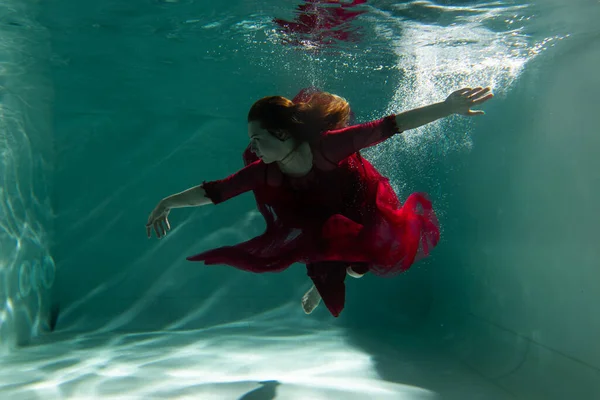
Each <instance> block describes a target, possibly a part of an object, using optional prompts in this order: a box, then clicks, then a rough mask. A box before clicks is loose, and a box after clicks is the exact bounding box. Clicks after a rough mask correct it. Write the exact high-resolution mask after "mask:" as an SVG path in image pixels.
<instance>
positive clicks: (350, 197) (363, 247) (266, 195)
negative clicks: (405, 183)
mask: <svg viewBox="0 0 600 400" xmlns="http://www.w3.org/2000/svg"><path fill="white" fill-rule="evenodd" d="M395 133H399V132H398V128H397V127H396V122H395V117H394V116H393V115H391V116H388V117H386V118H383V119H380V120H377V121H373V122H369V123H365V124H360V125H354V126H350V127H347V128H343V129H339V130H335V131H327V132H323V133H322V134H321V135H319V136H318V138H316V139H315V140H314V141H312V142H311V143H310V146H311V149H312V153H313V168H312V170H311V171H310V172H309V173H308V174H307V175H306V176H303V177H300V178H296V177H289V176H287V175H284V174H283V173H282V172H281V171H280V170H279V167H278V166H277V164H276V163H273V164H265V163H263V162H262V161H261V160H253V159H252V158H251V157H252V156H253V155H251V153H249V151H248V150H247V151H246V153H245V154H244V156H245V160H246V161H247V164H248V165H247V166H246V167H244V168H243V169H241V170H239V171H238V172H236V173H234V174H232V175H230V176H229V177H227V178H225V179H222V180H217V181H211V182H204V184H203V186H204V189H205V191H206V195H207V196H208V197H209V198H210V199H211V200H212V202H213V203H214V204H219V203H221V202H223V201H225V200H228V199H230V198H232V197H234V196H237V195H239V194H242V193H244V192H248V191H253V192H254V195H255V198H256V203H257V206H258V209H259V210H260V212H261V213H262V215H263V216H264V218H265V222H266V230H265V232H264V233H263V234H262V235H260V236H257V237H255V238H253V239H250V240H248V241H246V242H243V243H240V244H237V245H234V246H225V247H220V248H217V249H213V250H209V251H206V252H203V253H200V254H197V255H194V256H191V257H188V258H187V259H188V260H190V261H203V262H204V263H205V264H207V265H212V264H226V265H230V266H233V267H235V268H238V269H241V270H245V271H250V272H255V273H261V272H279V271H283V270H285V269H286V268H288V267H289V266H290V265H292V264H293V263H296V262H300V263H304V264H306V267H307V271H308V275H309V277H310V278H311V279H312V281H313V282H314V284H315V287H316V288H317V290H318V291H319V293H320V294H321V297H322V298H323V302H324V303H325V305H326V306H327V308H328V309H329V311H330V312H331V314H332V315H333V316H335V317H337V316H338V315H339V314H340V312H341V311H342V309H343V308H344V302H345V286H344V279H345V277H346V268H347V267H348V266H350V265H352V266H353V269H354V270H355V271H357V272H359V273H365V272H368V271H370V272H372V273H373V274H375V275H380V276H393V275H395V274H398V273H400V272H403V271H406V270H407V269H409V268H410V266H411V265H412V264H413V262H414V261H416V260H417V259H419V258H420V257H422V256H425V255H427V254H429V251H430V250H431V249H432V248H433V247H434V246H435V245H436V244H437V242H438V240H439V229H438V222H437V218H436V216H435V213H434V211H433V209H432V206H431V202H430V201H429V200H428V199H427V197H426V195H425V194H423V193H412V194H411V195H410V196H409V197H408V198H407V199H406V201H405V203H404V205H402V204H401V203H400V201H399V200H398V198H397V196H396V194H395V193H394V190H393V189H392V187H391V186H390V184H389V182H388V179H387V178H385V177H383V176H382V175H381V174H380V173H379V172H378V171H377V170H376V169H375V168H374V167H373V166H372V165H371V164H370V163H369V162H368V161H367V160H365V159H364V158H362V157H361V155H360V153H359V150H360V149H364V148H366V147H369V146H373V145H375V144H377V143H380V142H382V141H383V140H385V139H387V138H389V137H391V136H392V135H393V134H395Z"/></svg>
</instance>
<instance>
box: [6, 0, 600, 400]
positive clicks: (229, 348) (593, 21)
mask: <svg viewBox="0 0 600 400" xmlns="http://www.w3.org/2000/svg"><path fill="white" fill-rule="evenodd" d="M301 3H302V2H301V1H287V0H286V1H265V2H251V1H230V2H222V3H219V4H209V3H207V2H199V1H193V0H169V1H167V0H135V1H128V2H118V1H108V0H103V1H99V2H95V3H93V4H88V3H87V2H78V1H74V0H52V1H47V2H42V3H39V2H36V1H23V0H21V1H18V2H17V1H12V0H11V1H9V0H1V1H0V33H1V36H0V101H1V106H0V132H1V136H0V149H1V150H2V164H1V169H2V176H1V178H0V179H1V180H0V182H1V184H2V188H1V190H0V195H1V197H0V199H1V201H0V204H1V206H2V208H0V249H1V259H0V340H2V349H3V353H2V354H3V355H2V358H1V359H0V394H1V396H0V398H3V399H4V398H6V399H30V398H32V399H37V398H40V399H54V398H73V399H84V398H85V399H87V398H119V399H138V398H139V399H142V398H143V399H146V398H199V399H275V398H277V399H323V398H328V399H332V398H333V399H338V398H339V399H404V398H406V399H465V398H466V399H512V398H523V399H566V398H578V399H594V398H597V397H599V396H600V386H599V384H598V382H600V348H599V347H598V346H597V337H598V336H600V318H599V317H598V316H599V315H600V313H599V312H598V309H597V306H596V304H598V300H600V272H598V261H597V260H598V256H599V254H598V247H597V237H598V234H597V226H598V223H600V217H599V215H600V214H599V213H598V212H597V205H596V204H597V200H596V199H597V196H598V194H600V193H598V192H599V189H598V188H599V187H600V186H599V185H598V183H599V181H598V173H597V171H599V170H600V168H599V167H600V165H599V164H600V162H598V161H597V157H596V154H597V152H598V149H600V139H599V137H598V135H597V132H598V128H597V127H598V126H599V124H600V114H599V113H598V100H597V99H596V96H597V95H596V94H595V93H597V92H598V90H599V89H600V78H598V73H597V71H598V70H599V68H598V67H599V65H600V46H598V43H600V42H599V38H600V30H599V28H598V23H597V21H598V17H600V4H599V3H598V2H597V1H585V0H581V1H574V2H571V3H569V4H562V3H561V2H558V1H552V0H547V1H542V0H540V1H538V2H535V3H528V2H521V1H519V2H517V1H503V2H478V1H462V2H461V1H452V2H451V1H438V2H398V1H396V2H392V1H368V2H367V3H366V4H364V5H361V6H360V7H358V8H357V9H358V10H361V11H364V13H362V14H360V15H359V16H357V17H356V18H355V19H352V20H350V21H348V22H347V23H346V24H344V25H342V26H339V27H336V28H335V30H336V31H342V32H346V31H348V32H350V31H351V32H352V38H353V40H354V41H348V42H333V43H328V44H323V43H321V42H320V41H319V39H320V38H322V37H323V32H322V31H320V32H319V34H315V33H313V34H312V35H311V34H309V35H294V34H289V33H284V32H281V31H279V30H278V29H277V26H276V25H275V24H274V23H273V21H272V20H273V18H282V19H286V20H293V19H294V18H295V17H296V16H297V12H296V7H297V6H298V5H299V4H301ZM326 33H327V32H326ZM294 43H295V44H294ZM309 85H316V86H319V87H321V88H323V89H325V90H328V91H330V92H333V93H336V94H339V95H341V96H343V97H345V98H346V99H348V101H349V102H350V104H351V105H352V107H353V109H354V112H355V113H356V117H357V120H358V121H359V122H362V121H368V120H370V119H375V118H379V117H381V116H384V115H387V114H389V113H395V112H400V111H402V110H405V109H408V108H411V107H417V106H421V105H425V104H427V103H430V102H436V101H441V100H443V99H444V98H445V97H446V96H447V95H448V94H449V93H450V92H451V91H453V90H454V89H456V88H459V87H462V86H476V85H484V86H485V85H490V86H492V87H493V89H494V92H495V93H496V98H495V99H494V100H492V101H490V102H489V103H487V104H486V105H485V106H484V107H483V109H484V110H485V111H486V115H485V116H484V117H480V118H476V119H470V120H467V119H465V118H462V117H452V118H449V119H447V120H442V121H439V122H437V123H434V124H430V125H428V126H426V127H423V128H420V129H417V130H415V131H411V132H408V133H406V134H405V135H403V136H402V137H396V138H394V139H393V140H391V141H389V142H386V143H384V144H382V145H380V146H378V147H376V148H374V149H371V150H369V151H367V152H366V153H365V154H366V157H367V158H369V159H370V160H372V161H373V163H374V164H375V165H376V166H377V167H378V168H379V169H380V170H381V171H383V172H384V173H386V174H387V175H388V176H389V177H390V178H391V181H392V184H393V186H394V188H395V189H396V190H397V192H398V194H399V195H400V197H401V198H406V196H408V194H409V193H411V192H413V191H426V192H428V193H429V194H430V196H431V198H432V200H433V202H434V205H435V207H436V210H437V211H438V214H439V216H440V222H441V224H442V241H441V243H440V245H439V247H438V248H437V249H436V251H435V252H434V254H433V255H432V256H431V257H430V258H429V259H427V260H425V261H423V262H421V263H419V264H418V265H416V266H415V267H413V268H412V269H411V270H410V271H409V272H408V273H406V274H403V275H401V276H398V277H396V278H394V279H381V278H376V277H373V276H366V277H364V278H362V279H360V280H349V281H348V282H347V287H348V292H347V302H346V308H345V310H344V311H343V313H342V315H341V316H340V318H338V319H333V318H331V317H330V315H329V314H328V313H327V311H326V309H325V308H324V307H321V308H319V309H317V311H315V313H313V314H311V315H310V316H306V315H304V313H303V312H302V309H301V307H300V298H301V297H302V294H303V293H304V292H305V291H306V290H307V289H308V288H309V287H310V283H309V280H308V278H307V277H306V273H305V270H304V268H303V267H302V266H295V267H293V268H290V269H289V270H287V271H285V272H284V273H279V274H263V275H252V274H248V273H243V272H240V271H237V270H234V269H232V268H227V267H210V268H209V267H205V266H203V265H199V264H195V263H189V262H186V261H185V256H186V255H191V254H194V253H197V252H200V251H202V250H204V249H208V248H211V247H214V246H220V245H223V244H230V243H236V242H239V241H241V240H244V239H247V238H250V237H252V236H254V235H256V234H258V233H260V232H261V231H262V229H263V227H264V224H263V221H262V220H261V217H260V215H259V214H258V212H257V211H256V210H255V209H254V208H253V206H254V204H253V199H252V197H251V196H249V195H244V196H240V197H239V198H236V199H233V200H231V201H229V202H227V203H224V204H222V205H219V206H217V207H203V208H198V209H181V210H175V211H174V212H173V213H172V216H171V219H170V220H171V224H172V226H173V228H174V229H173V231H172V232H171V234H170V235H168V236H167V237H166V238H165V239H164V240H160V241H158V240H156V239H152V240H148V239H147V238H146V236H145V228H144V224H145V222H146V219H147V216H148V213H149V212H150V211H151V210H152V208H153V207H154V205H155V203H156V202H157V201H158V200H159V199H160V198H162V197H164V196H166V195H168V194H171V193H174V192H177V191H181V190H183V189H186V188H187V187H190V186H193V185H197V184H198V183H200V182H202V181H203V180H205V179H206V180H210V179H215V178H220V177H223V176H225V175H226V174H229V173H231V172H233V171H235V170H236V169H237V168H239V167H241V166H242V160H241V153H242V151H243V149H244V148H245V146H246V144H247V136H246V122H245V116H246V113H247V110H248V108H249V106H250V105H251V104H252V103H253V102H254V101H255V100H256V99H258V98H260V97H262V96H265V95H270V94H281V95H284V96H288V97H292V96H293V95H294V94H295V93H296V92H297V91H298V90H300V89H301V88H303V87H306V86H309Z"/></svg>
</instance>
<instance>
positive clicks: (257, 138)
mask: <svg viewBox="0 0 600 400" xmlns="http://www.w3.org/2000/svg"><path fill="white" fill-rule="evenodd" d="M277 133H280V134H279V137H281V138H283V140H280V139H279V138H278V137H276V136H275V132H274V133H273V134H272V133H270V132H269V131H267V130H266V129H263V128H261V126H260V122H259V121H252V122H249V123H248V137H249V138H250V150H252V152H253V153H254V154H256V156H257V157H258V158H260V159H261V160H262V161H263V162H264V163H265V164H270V163H272V162H276V161H281V160H282V159H283V158H285V156H287V155H288V154H290V152H291V151H292V150H294V141H293V140H292V138H291V137H290V136H289V135H287V134H285V132H277Z"/></svg>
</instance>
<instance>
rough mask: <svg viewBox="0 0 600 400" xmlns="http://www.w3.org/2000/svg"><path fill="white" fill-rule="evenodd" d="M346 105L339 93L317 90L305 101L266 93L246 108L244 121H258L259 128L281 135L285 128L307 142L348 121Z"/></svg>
mask: <svg viewBox="0 0 600 400" xmlns="http://www.w3.org/2000/svg"><path fill="white" fill-rule="evenodd" d="M349 119H350V105H349V104H348V102H347V101H346V100H345V99H343V98H342V97H340V96H337V95H335V94H331V93H326V92H319V93H315V94H313V95H312V96H311V97H310V98H309V99H308V101H306V102H302V103H293V102H292V101H291V100H288V99H286V98H285V97H281V96H268V97H263V98H262V99H260V100H258V101H257V102H255V103H254V104H253V105H252V107H251V108H250V111H249V112H248V122H253V121H258V122H260V125H261V127H262V128H263V129H266V130H267V131H269V132H270V133H271V134H272V135H274V136H275V137H278V138H279V139H283V136H282V134H281V131H286V132H289V133H290V135H291V136H292V137H293V138H294V139H295V140H296V141H298V142H307V141H311V140H312V139H314V138H316V137H317V136H318V135H319V134H320V133H321V132H324V131H327V130H331V129H339V128H342V127H344V126H346V125H347V124H348V121H349Z"/></svg>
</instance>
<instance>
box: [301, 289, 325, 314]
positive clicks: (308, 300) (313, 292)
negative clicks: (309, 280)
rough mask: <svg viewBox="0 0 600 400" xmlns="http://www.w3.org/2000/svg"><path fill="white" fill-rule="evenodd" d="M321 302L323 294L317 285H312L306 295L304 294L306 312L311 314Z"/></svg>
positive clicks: (303, 304)
mask: <svg viewBox="0 0 600 400" xmlns="http://www.w3.org/2000/svg"><path fill="white" fill-rule="evenodd" d="M320 302H321V295H320V294H319V291H318V290H317V288H316V287H315V285H312V287H311V288H310V289H308V292H306V293H304V296H302V308H303V309H304V313H306V314H310V313H311V312H313V310H314V309H315V308H317V306H318V305H319V303H320Z"/></svg>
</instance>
